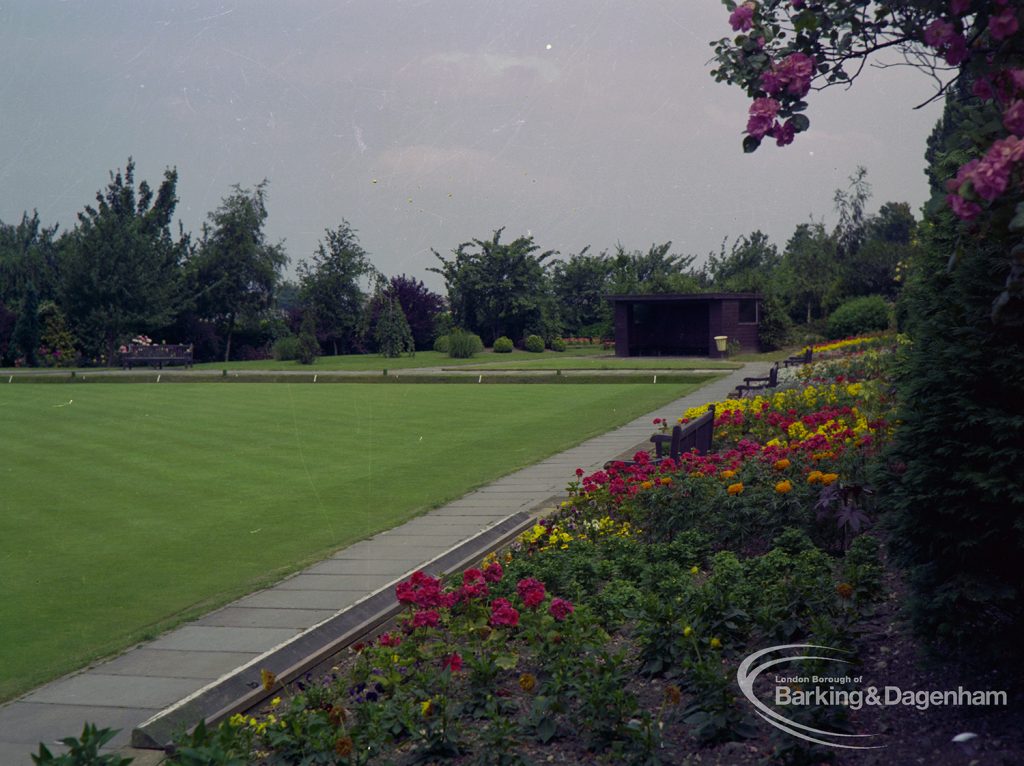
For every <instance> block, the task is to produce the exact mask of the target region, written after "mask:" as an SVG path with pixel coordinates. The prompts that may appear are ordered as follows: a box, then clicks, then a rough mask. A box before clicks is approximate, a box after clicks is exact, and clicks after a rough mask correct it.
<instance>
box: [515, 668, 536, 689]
mask: <svg viewBox="0 0 1024 766" xmlns="http://www.w3.org/2000/svg"><path fill="white" fill-rule="evenodd" d="M536 685H537V677H536V676H535V675H533V673H523V674H522V675H521V676H519V688H520V689H522V690H523V691H524V692H527V693H529V692H532V691H533V689H534V687H535V686H536Z"/></svg>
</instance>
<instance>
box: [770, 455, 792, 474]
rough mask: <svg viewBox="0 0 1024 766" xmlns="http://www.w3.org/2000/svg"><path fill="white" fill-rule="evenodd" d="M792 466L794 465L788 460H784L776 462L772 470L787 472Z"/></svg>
mask: <svg viewBox="0 0 1024 766" xmlns="http://www.w3.org/2000/svg"><path fill="white" fill-rule="evenodd" d="M791 465H792V463H790V462H789V460H788V459H787V458H782V459H781V460H776V461H775V463H773V464H772V468H774V469H775V470H776V471H785V470H786V469H787V468H789V467H790V466H791Z"/></svg>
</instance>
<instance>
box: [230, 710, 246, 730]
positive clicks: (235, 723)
mask: <svg viewBox="0 0 1024 766" xmlns="http://www.w3.org/2000/svg"><path fill="white" fill-rule="evenodd" d="M228 726H231V727H233V728H236V729H237V728H238V727H239V726H245V716H244V715H242V714H241V713H235V714H234V715H233V716H231V717H230V718H229V719H228Z"/></svg>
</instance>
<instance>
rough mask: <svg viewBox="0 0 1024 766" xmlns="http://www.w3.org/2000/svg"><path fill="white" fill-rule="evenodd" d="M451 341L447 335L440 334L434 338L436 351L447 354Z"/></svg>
mask: <svg viewBox="0 0 1024 766" xmlns="http://www.w3.org/2000/svg"><path fill="white" fill-rule="evenodd" d="M450 346H451V343H450V341H449V339H448V336H447V335H438V336H437V338H436V339H435V340H434V351H436V352H437V353H439V354H447V353H448V349H449V348H450Z"/></svg>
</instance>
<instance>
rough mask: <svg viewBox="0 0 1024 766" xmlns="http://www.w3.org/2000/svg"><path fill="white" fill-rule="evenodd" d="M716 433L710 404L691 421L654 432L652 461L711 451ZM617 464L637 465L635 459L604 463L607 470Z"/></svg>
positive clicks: (713, 406)
mask: <svg viewBox="0 0 1024 766" xmlns="http://www.w3.org/2000/svg"><path fill="white" fill-rule="evenodd" d="M714 433H715V405H714V404H709V405H708V411H707V412H705V413H704V414H703V415H701V416H700V417H699V418H694V419H693V420H691V421H690V422H689V423H684V424H682V425H678V426H674V427H673V428H672V432H671V433H667V434H654V435H653V436H652V437H651V442H652V443H653V444H654V450H655V456H654V457H653V458H652V459H651V461H650V462H652V463H660V462H661V461H662V460H665V459H666V458H668V459H670V460H674V461H678V460H679V458H680V456H682V455H685V454H686V453H688V452H693V451H696V452H697V454H698V455H706V454H707V453H708V452H710V451H711V441H712V439H713V438H714ZM615 465H636V461H633V460H609V461H608V462H607V463H605V464H604V468H605V470H608V469H609V468H611V467H612V466H615Z"/></svg>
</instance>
